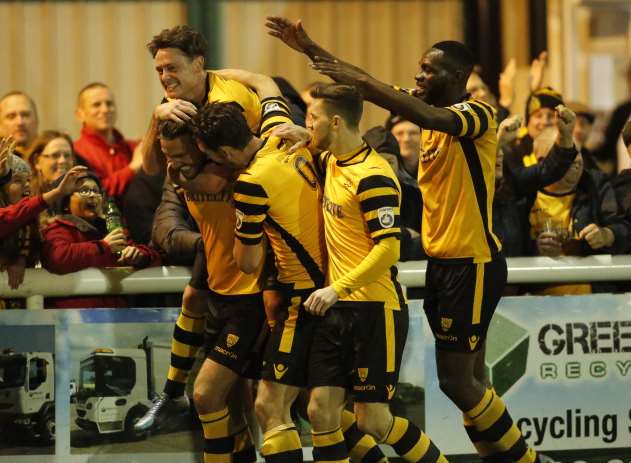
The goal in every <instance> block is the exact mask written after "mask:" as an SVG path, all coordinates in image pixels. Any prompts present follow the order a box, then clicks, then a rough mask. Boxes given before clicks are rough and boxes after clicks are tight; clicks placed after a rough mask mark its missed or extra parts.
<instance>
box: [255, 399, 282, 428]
mask: <svg viewBox="0 0 631 463" xmlns="http://www.w3.org/2000/svg"><path fill="white" fill-rule="evenodd" d="M254 412H255V413H256V418H257V419H258V420H259V423H266V422H267V421H268V420H270V419H271V418H273V417H274V416H275V415H279V414H281V413H282V410H281V409H280V407H279V404H276V403H275V402H274V401H273V400H271V398H270V397H269V396H267V395H262V394H260V393H259V394H257V396H256V400H255V401H254Z"/></svg>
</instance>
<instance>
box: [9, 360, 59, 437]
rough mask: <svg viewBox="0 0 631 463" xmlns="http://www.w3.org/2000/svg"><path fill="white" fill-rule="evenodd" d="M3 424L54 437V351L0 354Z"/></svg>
mask: <svg viewBox="0 0 631 463" xmlns="http://www.w3.org/2000/svg"><path fill="white" fill-rule="evenodd" d="M0 426H2V427H6V428H10V429H26V430H27V431H29V432H30V433H31V434H33V435H34V436H37V437H38V438H39V439H40V440H41V441H42V442H43V443H46V444H51V443H52V442H53V441H54V440H55V363H54V357H53V354H52V353H51V352H22V353H17V352H15V351H13V350H10V349H8V350H4V351H2V352H1V353H0Z"/></svg>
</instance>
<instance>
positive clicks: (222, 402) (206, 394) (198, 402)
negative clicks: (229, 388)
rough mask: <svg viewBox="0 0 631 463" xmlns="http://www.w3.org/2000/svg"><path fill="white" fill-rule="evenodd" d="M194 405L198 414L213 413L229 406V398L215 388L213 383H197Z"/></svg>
mask: <svg viewBox="0 0 631 463" xmlns="http://www.w3.org/2000/svg"><path fill="white" fill-rule="evenodd" d="M198 379H199V377H198ZM193 403H194V404H195V408H196V409H197V412H198V413H212V412H216V411H219V410H221V409H222V408H224V407H226V406H227V397H226V394H225V393H224V391H220V390H219V388H216V387H213V384H212V382H210V381H195V385H194V387H193Z"/></svg>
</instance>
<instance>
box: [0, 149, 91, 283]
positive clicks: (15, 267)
mask: <svg viewBox="0 0 631 463" xmlns="http://www.w3.org/2000/svg"><path fill="white" fill-rule="evenodd" d="M11 149H12V146H11V140H10V139H0V243H1V244H0V270H6V271H7V274H8V278H9V286H10V287H11V288H14V289H15V288H17V287H18V286H19V285H21V284H22V282H23V281H24V270H25V268H26V267H32V266H33V265H34V264H35V263H36V262H37V261H38V258H39V242H40V240H39V231H38V228H37V221H36V219H37V216H38V215H39V214H40V213H41V212H42V211H43V210H44V209H46V208H47V207H49V206H50V205H51V204H53V203H54V202H55V201H56V200H58V199H59V198H61V197H63V196H64V195H65V194H68V193H69V192H71V191H74V188H75V186H76V184H77V182H78V181H79V179H80V178H81V176H82V175H83V174H84V172H85V170H86V169H85V167H77V168H74V169H71V170H70V171H69V172H68V173H67V174H66V176H65V177H64V178H63V180H61V181H60V182H59V185H58V186H57V187H56V188H54V189H52V190H51V191H49V192H47V193H44V194H39V195H37V196H31V189H30V182H31V176H32V175H31V168H30V166H29V165H28V164H27V163H26V162H25V161H24V160H22V159H21V158H19V157H18V156H15V155H13V154H11Z"/></svg>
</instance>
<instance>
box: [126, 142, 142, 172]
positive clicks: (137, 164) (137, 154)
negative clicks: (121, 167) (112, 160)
mask: <svg viewBox="0 0 631 463" xmlns="http://www.w3.org/2000/svg"><path fill="white" fill-rule="evenodd" d="M142 153H143V148H142V141H141V142H140V143H138V145H136V148H134V152H133V154H132V155H131V161H130V163H129V168H130V169H131V170H133V171H134V172H136V173H137V172H138V171H139V170H140V169H142Z"/></svg>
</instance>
